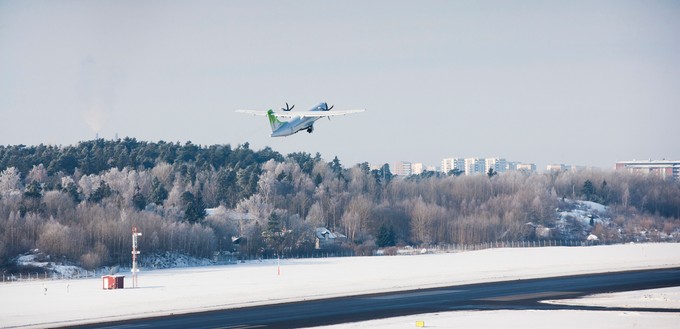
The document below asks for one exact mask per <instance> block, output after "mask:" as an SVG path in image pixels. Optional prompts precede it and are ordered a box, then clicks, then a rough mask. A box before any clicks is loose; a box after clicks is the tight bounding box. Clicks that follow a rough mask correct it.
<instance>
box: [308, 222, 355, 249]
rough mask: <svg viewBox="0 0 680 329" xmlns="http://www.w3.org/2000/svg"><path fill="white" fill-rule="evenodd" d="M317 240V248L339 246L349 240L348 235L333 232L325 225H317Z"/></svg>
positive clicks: (315, 245)
mask: <svg viewBox="0 0 680 329" xmlns="http://www.w3.org/2000/svg"><path fill="white" fill-rule="evenodd" d="M315 234H316V242H315V244H314V247H315V248H316V249H324V248H327V247H330V246H337V245H340V244H341V243H343V242H345V241H347V236H345V235H344V234H342V233H337V232H335V233H333V232H331V231H329V230H328V229H327V228H325V227H317V228H316V230H315Z"/></svg>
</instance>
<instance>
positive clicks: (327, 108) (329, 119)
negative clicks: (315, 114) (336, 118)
mask: <svg viewBox="0 0 680 329" xmlns="http://www.w3.org/2000/svg"><path fill="white" fill-rule="evenodd" d="M333 106H335V105H331V106H330V107H328V104H326V111H330V110H331V109H332V108H333ZM327 118H328V121H331V117H330V116H328V117H327Z"/></svg>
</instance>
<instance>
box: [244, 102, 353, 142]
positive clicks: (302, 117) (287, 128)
mask: <svg viewBox="0 0 680 329" xmlns="http://www.w3.org/2000/svg"><path fill="white" fill-rule="evenodd" d="M333 106H334V105H331V106H330V107H328V104H326V103H323V102H322V103H319V104H318V105H316V106H314V107H313V108H311V109H310V110H309V111H306V112H300V111H297V112H296V111H291V110H292V109H293V108H294V107H295V105H293V106H291V107H288V103H286V107H285V108H284V107H282V108H281V110H282V111H283V112H274V111H273V110H272V109H269V110H268V111H261V110H236V112H238V113H246V114H252V115H259V116H265V115H266V116H267V117H268V118H269V125H271V127H272V133H271V135H270V136H271V137H283V136H290V135H293V134H295V133H297V132H299V131H303V130H306V131H307V132H308V133H310V134H311V133H312V132H313V131H314V122H316V120H319V119H321V118H323V117H328V119H329V120H330V118H331V117H332V116H339V115H346V114H352V113H360V112H363V111H364V109H358V110H340V111H333V112H330V110H331V109H332V108H333ZM279 119H287V121H281V120H279Z"/></svg>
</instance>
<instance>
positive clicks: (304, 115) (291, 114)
mask: <svg viewBox="0 0 680 329" xmlns="http://www.w3.org/2000/svg"><path fill="white" fill-rule="evenodd" d="M364 111H365V110H364V109H356V110H338V111H307V112H290V111H287V112H275V113H274V115H275V116H276V117H279V118H294V117H300V118H323V117H334V116H340V115H347V114H352V113H361V112H364ZM265 114H266V113H265Z"/></svg>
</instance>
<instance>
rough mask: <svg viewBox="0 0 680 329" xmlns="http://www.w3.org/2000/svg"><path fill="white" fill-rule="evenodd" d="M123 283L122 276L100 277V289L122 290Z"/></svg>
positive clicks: (123, 277) (123, 278)
mask: <svg viewBox="0 0 680 329" xmlns="http://www.w3.org/2000/svg"><path fill="white" fill-rule="evenodd" d="M124 282H125V276H124V275H104V276H102V289H105V290H107V289H123V288H124Z"/></svg>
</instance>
